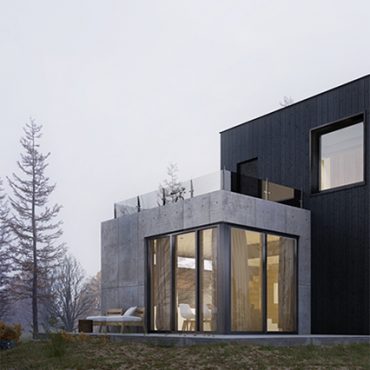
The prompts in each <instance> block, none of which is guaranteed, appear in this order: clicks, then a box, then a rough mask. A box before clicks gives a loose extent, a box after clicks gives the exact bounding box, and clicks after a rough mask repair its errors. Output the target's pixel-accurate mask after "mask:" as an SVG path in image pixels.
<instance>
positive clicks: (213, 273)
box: [199, 228, 217, 331]
mask: <svg viewBox="0 0 370 370" xmlns="http://www.w3.org/2000/svg"><path fill="white" fill-rule="evenodd" d="M199 239H200V308H201V317H200V330H201V331H216V330H217V229H216V228H214V229H206V230H201V231H200V232H199Z"/></svg>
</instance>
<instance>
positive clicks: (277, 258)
mask: <svg viewBox="0 0 370 370" xmlns="http://www.w3.org/2000/svg"><path fill="white" fill-rule="evenodd" d="M295 255H296V242H295V240H294V239H291V238H285V237H280V236H275V235H268V236H267V331H285V332H293V331H295V330H296V262H295V260H296V257H295Z"/></svg>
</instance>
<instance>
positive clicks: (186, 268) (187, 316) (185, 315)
mask: <svg viewBox="0 0 370 370" xmlns="http://www.w3.org/2000/svg"><path fill="white" fill-rule="evenodd" d="M195 248H196V245H195V232H192V233H187V234H181V235H178V236H176V303H177V307H178V309H177V330H180V331H195V330H196V259H195V256H196V253H195V252H196V250H195Z"/></svg>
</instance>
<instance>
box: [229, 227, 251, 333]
mask: <svg viewBox="0 0 370 370" xmlns="http://www.w3.org/2000/svg"><path fill="white" fill-rule="evenodd" d="M231 258H232V263H231V279H232V284H231V307H232V309H231V328H232V330H233V331H248V330H250V326H251V325H250V324H251V317H250V309H249V306H250V305H249V291H248V290H249V289H248V288H249V287H248V283H249V270H248V245H247V235H246V231H245V230H242V229H237V228H232V229H231Z"/></svg>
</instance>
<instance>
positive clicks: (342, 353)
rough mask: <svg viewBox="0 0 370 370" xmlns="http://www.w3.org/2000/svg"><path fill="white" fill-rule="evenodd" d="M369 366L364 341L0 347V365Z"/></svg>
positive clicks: (57, 340)
mask: <svg viewBox="0 0 370 370" xmlns="http://www.w3.org/2000/svg"><path fill="white" fill-rule="evenodd" d="M277 368H281V369H325V370H326V369H370V349H369V345H367V344H355V345H343V346H338V345H336V346H297V347H268V346H254V345H248V344H208V345H204V344H202V345H197V346H186V347H169V346H155V345H151V344H144V343H130V344H129V343H125V342H123V343H114V342H109V341H108V340H107V339H105V338H89V337H87V336H84V335H82V336H75V337H72V336H69V335H63V334H62V335H55V336H53V338H52V339H51V340H48V341H46V340H45V341H28V342H23V343H20V344H19V345H18V346H17V347H16V348H14V349H11V350H3V351H0V369H2V370H5V369H22V370H23V369H277Z"/></svg>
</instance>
